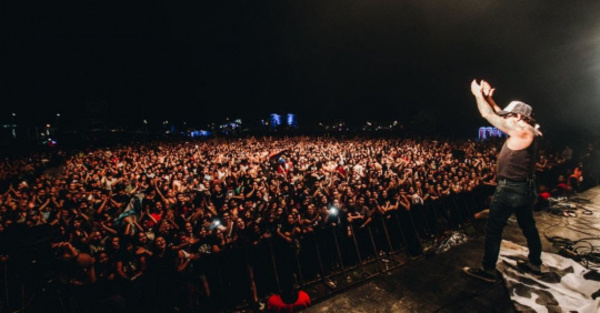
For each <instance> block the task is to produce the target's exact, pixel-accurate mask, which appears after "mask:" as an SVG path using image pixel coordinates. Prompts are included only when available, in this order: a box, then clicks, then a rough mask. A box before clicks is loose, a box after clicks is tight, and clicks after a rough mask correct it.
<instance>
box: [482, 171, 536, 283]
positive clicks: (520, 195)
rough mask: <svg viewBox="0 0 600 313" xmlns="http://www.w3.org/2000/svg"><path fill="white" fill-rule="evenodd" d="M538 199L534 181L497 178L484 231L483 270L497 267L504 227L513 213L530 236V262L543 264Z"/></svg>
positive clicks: (528, 242)
mask: <svg viewBox="0 0 600 313" xmlns="http://www.w3.org/2000/svg"><path fill="white" fill-rule="evenodd" d="M536 198H537V194H536V191H535V184H534V183H533V182H527V181H524V182H515V181H509V180H506V179H499V180H498V187H496V192H495V193H494V197H493V199H492V204H491V205H490V216H489V220H488V224H487V230H486V234H485V251H484V255H483V269H484V270H488V271H491V270H495V269H496V262H497V261H498V254H499V253H500V243H501V242H502V230H503V229H504V226H505V225H506V221H507V220H508V218H509V217H510V215H511V214H512V213H513V212H514V213H515V215H516V216H517V221H518V223H519V227H520V228H521V230H522V231H523V235H525V238H527V246H529V262H531V263H532V264H534V265H541V264H542V259H541V255H542V242H541V241H540V235H539V233H538V230H537V228H536V227H535V220H534V219H533V205H534V203H535V199H536Z"/></svg>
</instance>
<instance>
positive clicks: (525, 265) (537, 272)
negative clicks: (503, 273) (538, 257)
mask: <svg viewBox="0 0 600 313" xmlns="http://www.w3.org/2000/svg"><path fill="white" fill-rule="evenodd" d="M517 268H518V269H520V270H521V271H523V272H525V273H529V274H530V275H531V276H533V277H535V278H538V279H539V278H542V277H543V276H544V273H542V270H541V267H540V266H539V265H533V264H531V263H530V262H529V261H523V260H518V261H517Z"/></svg>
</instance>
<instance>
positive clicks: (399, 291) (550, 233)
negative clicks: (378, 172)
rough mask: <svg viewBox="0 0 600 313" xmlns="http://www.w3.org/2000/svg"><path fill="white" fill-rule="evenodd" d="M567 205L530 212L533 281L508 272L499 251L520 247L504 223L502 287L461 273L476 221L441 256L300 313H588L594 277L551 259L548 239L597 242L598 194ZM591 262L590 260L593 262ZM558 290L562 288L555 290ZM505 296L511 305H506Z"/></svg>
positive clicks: (473, 252) (512, 225) (475, 245)
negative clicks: (536, 260) (534, 230)
mask: <svg viewBox="0 0 600 313" xmlns="http://www.w3.org/2000/svg"><path fill="white" fill-rule="evenodd" d="M570 200H572V201H564V200H563V201H558V202H552V203H551V208H552V210H544V211H540V212H536V213H535V217H536V221H537V227H538V230H539V231H540V237H541V239H542V246H543V251H544V252H546V253H544V256H543V259H544V264H545V267H543V268H542V271H543V272H545V274H544V278H542V279H541V280H537V281H534V280H532V279H530V277H528V276H527V275H528V274H522V273H521V274H519V273H516V271H515V269H514V268H513V266H511V259H513V255H511V254H510V253H511V252H510V251H508V250H507V246H508V245H510V243H509V242H512V243H515V244H518V245H522V246H526V241H525V238H524V237H523V235H522V234H521V231H520V229H519V227H518V225H517V223H516V222H515V221H514V220H513V219H512V218H511V221H509V225H508V226H507V227H506V228H505V230H504V234H503V238H504V239H505V240H506V241H507V242H505V243H504V244H503V248H502V251H501V258H500V264H499V269H500V270H501V271H502V273H503V276H504V281H503V282H501V283H498V284H495V285H491V284H487V283H484V282H481V281H479V280H476V279H474V278H471V277H469V276H467V275H466V274H464V273H463V271H462V267H464V266H478V264H479V262H480V260H481V257H482V252H483V239H484V236H483V229H484V226H485V221H481V223H480V224H477V225H475V226H476V229H477V231H476V233H477V235H476V236H475V237H474V238H472V239H470V240H469V241H468V242H467V243H464V244H462V245H460V246H457V247H453V248H452V249H451V250H449V251H447V252H445V253H442V254H437V255H432V256H425V257H423V258H421V259H418V260H416V261H408V262H407V264H405V265H403V266H400V267H398V268H396V269H395V270H392V271H391V272H390V273H389V274H387V275H386V274H383V275H379V276H377V277H374V278H372V279H370V280H368V281H366V282H365V283H363V284H362V285H360V286H358V287H354V288H350V289H348V290H347V291H344V292H343V293H338V294H337V295H335V296H333V297H331V298H329V299H326V300H323V301H321V302H319V303H315V304H314V305H313V306H312V307H310V308H308V309H306V310H304V312H308V313H316V312H319V313H320V312H368V313H375V312H545V311H547V312H560V311H564V310H565V307H568V308H571V306H569V305H576V306H578V308H579V312H594V311H595V310H597V309H598V308H599V307H600V300H599V299H600V298H599V295H600V287H599V286H600V285H599V284H600V282H599V280H600V279H599V278H598V276H599V275H598V272H596V271H593V270H587V269H585V268H583V267H581V266H579V264H575V263H577V262H574V261H572V260H570V259H566V258H563V257H560V256H559V255H558V254H556V253H558V252H559V250H560V247H559V246H558V245H553V244H552V243H551V242H550V241H549V240H548V239H549V238H550V239H554V240H555V241H556V240H562V238H567V239H570V240H571V241H575V240H579V239H584V238H590V237H600V187H594V188H592V189H590V190H587V191H585V192H583V193H581V194H579V195H577V196H574V197H572V198H571V199H570ZM558 214H560V215H558ZM552 237H554V238H552ZM558 237H562V238H558ZM595 245H600V241H599V240H589V241H585V242H581V243H577V244H575V245H574V250H575V251H577V252H579V253H585V252H588V250H589V247H590V246H595ZM586 249H587V250H586ZM593 256H594V257H596V259H593V260H594V261H597V257H598V256H597V255H593ZM557 262H558V263H557ZM557 264H559V265H557ZM589 265H590V266H591V265H593V264H589ZM515 273H516V274H515ZM567 275H568V276H569V277H568V279H566V278H565V276H567ZM563 278H565V279H563ZM576 279H580V280H579V281H577V280H576ZM561 281H562V282H561ZM576 281H577V282H576ZM561 283H565V284H566V287H565V286H558V287H556V286H555V285H559V284H561ZM569 284H570V285H569ZM573 284H575V285H573ZM532 288H533V289H535V288H538V289H543V290H542V291H536V290H533V289H532ZM565 290H566V291H565ZM511 294H513V296H514V297H516V298H517V299H516V300H514V299H513V300H514V301H513V300H511ZM565 294H566V298H565ZM532 295H533V297H532ZM315 296H317V295H316V294H315ZM527 298H531V299H532V300H531V301H533V302H532V304H531V305H523V304H524V303H525V302H527V301H528V300H527ZM567 311H568V310H567Z"/></svg>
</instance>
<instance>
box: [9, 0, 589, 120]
mask: <svg viewBox="0 0 600 313" xmlns="http://www.w3.org/2000/svg"><path fill="white" fill-rule="evenodd" d="M51 3H52V4H51ZM0 5H1V6H2V7H1V9H0V17H1V21H0V23H1V24H0V27H1V34H2V37H1V44H0V46H1V50H2V52H1V56H2V63H1V68H0V70H1V81H0V82H1V84H0V101H1V103H2V105H1V107H0V114H2V115H3V116H8V115H10V112H18V114H19V116H25V115H27V116H31V117H32V118H34V117H35V118H46V117H49V116H53V115H54V114H55V113H56V112H60V113H61V114H62V115H63V116H64V118H65V119H66V120H69V119H75V118H77V117H78V116H79V115H81V114H82V112H84V111H85V110H83V109H82V108H83V107H84V105H83V104H84V103H86V102H88V103H89V102H92V103H94V102H100V101H106V102H107V103H109V105H110V107H111V108H112V109H114V111H115V115H116V116H120V117H128V118H132V119H134V120H136V121H138V120H141V117H142V116H143V117H146V118H148V119H149V120H150V121H151V122H153V121H156V122H158V120H164V119H173V120H180V121H182V120H186V121H188V122H190V123H196V122H197V123H200V122H201V121H209V120H216V119H219V118H222V117H225V116H229V117H242V118H249V119H252V118H255V117H259V116H262V115H264V114H266V113H269V112H272V111H277V112H282V113H285V112H296V113H298V114H300V115H301V117H302V118H303V119H304V120H305V121H309V120H333V119H336V118H340V119H345V120H348V121H356V122H358V121H361V122H362V121H364V120H365V119H366V118H372V119H382V120H388V121H389V120H394V119H398V120H401V121H408V120H410V117H411V116H412V115H414V114H415V113H416V112H418V111H420V110H428V111H430V112H433V114H435V115H438V116H440V117H443V120H442V121H441V124H442V127H443V129H446V130H450V131H452V130H455V131H457V132H461V131H462V132H464V131H465V130H468V129H471V128H473V127H477V126H479V125H484V124H485V123H484V121H483V120H482V119H481V118H480V117H479V115H478V112H477V109H476V106H475V102H474V100H473V99H472V96H471V95H470V91H469V83H470V81H471V80H472V79H473V78H474V77H479V78H486V79H488V80H489V81H490V82H491V83H492V84H493V85H495V86H497V97H496V98H497V100H498V102H499V103H500V104H501V105H504V104H505V103H507V102H508V101H510V100H513V99H520V100H523V101H525V102H528V103H530V104H532V105H533V107H534V112H536V113H537V118H538V119H539V120H540V121H541V122H542V123H543V126H546V128H547V129H548V131H550V132H562V131H565V129H566V128H572V129H574V130H577V131H590V130H593V131H595V132H597V129H598V127H597V122H596V121H597V120H598V118H600V106H599V105H598V104H599V103H598V102H599V101H598V99H599V96H600V18H599V17H600V2H598V1H547V0H529V1H481V0H457V1H402V0H396V1H392V0H368V1H367V0H361V1H357V0H294V1H286V0H277V1H250V0H246V1H237V0H227V1H223V0H219V1H175V0H174V1H139V2H138V1H134V2H132V1H76V2H73V3H71V2H52V1H43V2H36V3H32V2H22V1H18V2H11V1H6V0H2V2H1V4H0ZM4 119H5V118H2V120H4Z"/></svg>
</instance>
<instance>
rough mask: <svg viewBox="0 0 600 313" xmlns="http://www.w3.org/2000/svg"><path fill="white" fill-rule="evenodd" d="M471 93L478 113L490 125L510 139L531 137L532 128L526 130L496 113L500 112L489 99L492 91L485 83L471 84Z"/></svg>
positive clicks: (475, 82) (512, 120) (521, 125)
mask: <svg viewBox="0 0 600 313" xmlns="http://www.w3.org/2000/svg"><path fill="white" fill-rule="evenodd" d="M471 93H473V96H474V97H475V100H476V102H477V109H479V113H481V116H482V117H483V118H485V119H486V120H487V121H488V122H490V124H492V125H493V126H494V127H496V128H498V129H499V130H501V131H503V132H505V133H507V134H508V135H509V136H511V137H513V136H514V137H520V138H524V137H527V136H528V135H529V136H531V135H532V134H533V132H532V131H533V127H529V128H530V129H528V128H527V127H526V126H524V125H523V124H522V123H521V124H519V123H518V122H517V121H515V120H514V119H506V118H504V117H502V116H500V115H498V114H496V112H497V111H498V110H500V108H499V107H498V106H497V105H496V103H495V102H494V101H493V100H491V103H490V99H491V98H492V97H491V95H493V89H490V87H489V84H488V83H487V82H485V81H482V82H481V84H477V81H476V80H473V82H471Z"/></svg>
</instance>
